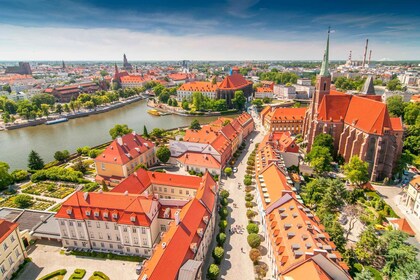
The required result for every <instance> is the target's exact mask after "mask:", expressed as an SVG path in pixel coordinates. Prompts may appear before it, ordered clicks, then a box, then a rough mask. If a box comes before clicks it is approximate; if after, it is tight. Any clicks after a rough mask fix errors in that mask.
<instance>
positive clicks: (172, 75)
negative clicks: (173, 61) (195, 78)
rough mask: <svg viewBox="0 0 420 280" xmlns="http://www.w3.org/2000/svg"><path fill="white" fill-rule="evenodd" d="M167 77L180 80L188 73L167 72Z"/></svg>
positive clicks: (186, 76)
mask: <svg viewBox="0 0 420 280" xmlns="http://www.w3.org/2000/svg"><path fill="white" fill-rule="evenodd" d="M168 77H169V78H170V79H171V80H173V81H182V80H186V79H188V74H185V73H174V74H169V75H168Z"/></svg>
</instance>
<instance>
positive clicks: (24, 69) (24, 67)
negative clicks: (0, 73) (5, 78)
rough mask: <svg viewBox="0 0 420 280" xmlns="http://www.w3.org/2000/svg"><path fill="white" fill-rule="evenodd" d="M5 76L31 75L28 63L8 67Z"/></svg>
mask: <svg viewBox="0 0 420 280" xmlns="http://www.w3.org/2000/svg"><path fill="white" fill-rule="evenodd" d="M5 73H6V74H21V75H32V70H31V66H30V65H29V62H19V66H9V67H7V68H6V72H5Z"/></svg>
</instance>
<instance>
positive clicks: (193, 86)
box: [178, 82, 217, 92]
mask: <svg viewBox="0 0 420 280" xmlns="http://www.w3.org/2000/svg"><path fill="white" fill-rule="evenodd" d="M178 90H179V91H199V92H216V90H217V85H216V84H213V83H211V82H190V83H185V84H183V85H181V86H180V87H179V89H178Z"/></svg>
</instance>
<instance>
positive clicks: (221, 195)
mask: <svg viewBox="0 0 420 280" xmlns="http://www.w3.org/2000/svg"><path fill="white" fill-rule="evenodd" d="M220 197H223V198H228V197H229V191H227V190H221V191H220Z"/></svg>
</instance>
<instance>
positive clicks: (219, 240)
mask: <svg viewBox="0 0 420 280" xmlns="http://www.w3.org/2000/svg"><path fill="white" fill-rule="evenodd" d="M216 241H217V244H218V245H219V246H223V244H224V243H225V242H226V234H225V233H223V232H221V233H219V234H218V235H217V236H216Z"/></svg>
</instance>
